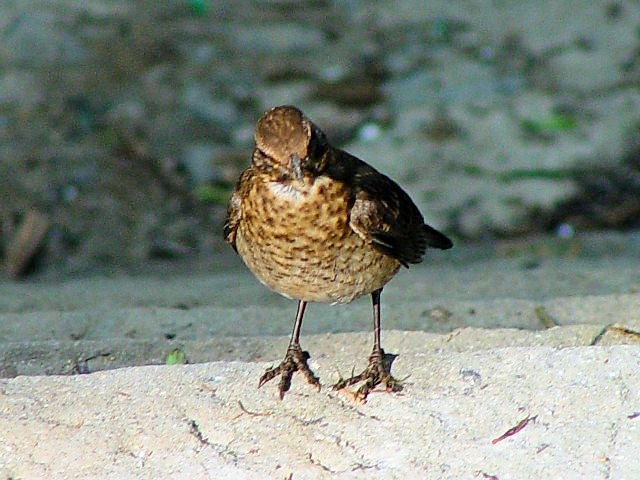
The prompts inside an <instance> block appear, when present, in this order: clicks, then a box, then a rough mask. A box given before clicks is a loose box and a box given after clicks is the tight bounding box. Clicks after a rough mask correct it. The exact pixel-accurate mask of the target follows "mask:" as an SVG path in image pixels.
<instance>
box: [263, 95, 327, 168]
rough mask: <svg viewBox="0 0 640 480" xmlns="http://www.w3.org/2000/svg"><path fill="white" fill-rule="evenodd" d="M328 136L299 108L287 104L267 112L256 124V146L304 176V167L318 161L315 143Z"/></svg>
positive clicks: (285, 166) (272, 159) (279, 164)
mask: <svg viewBox="0 0 640 480" xmlns="http://www.w3.org/2000/svg"><path fill="white" fill-rule="evenodd" d="M320 137H322V139H323V138H324V135H323V134H322V132H320V130H319V129H317V127H315V125H313V123H311V121H310V120H309V119H308V118H307V117H305V116H304V114H303V113H302V112H301V111H300V110H298V109H297V108H296V107H292V106H289V105H283V106H280V107H274V108H272V109H271V110H269V111H267V112H266V113H265V114H264V115H263V116H262V117H261V118H260V120H258V125H257V126H256V132H255V141H256V148H257V149H258V150H260V152H261V153H262V154H263V155H265V156H266V157H268V158H269V160H270V161H271V162H272V163H274V164H275V165H276V166H277V167H279V168H280V169H283V170H285V171H287V172H288V173H289V174H290V176H292V177H295V178H297V179H298V180H301V179H302V170H303V168H306V167H309V166H311V164H312V163H313V162H314V158H310V157H313V156H314V155H311V153H312V151H313V150H314V148H313V147H314V145H312V143H314V142H317V140H318V139H319V138H320Z"/></svg>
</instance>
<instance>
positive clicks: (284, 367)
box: [258, 345, 320, 400]
mask: <svg viewBox="0 0 640 480" xmlns="http://www.w3.org/2000/svg"><path fill="white" fill-rule="evenodd" d="M309 358H311V357H310V355H309V352H305V351H302V349H301V348H300V346H299V345H290V346H289V348H288V349H287V354H286V355H285V357H284V360H283V361H282V363H280V365H278V366H277V367H271V368H268V369H267V371H266V372H264V373H263V374H262V376H261V377H260V381H259V382H258V388H260V387H262V386H263V385H264V384H265V383H267V382H268V381H269V380H271V379H273V378H275V377H277V376H278V375H280V383H279V385H278V396H279V397H280V400H282V399H283V398H284V394H285V393H286V392H287V391H288V390H289V388H290V387H291V378H292V377H293V374H294V373H295V372H302V373H303V374H304V376H305V378H306V379H307V382H309V383H310V384H311V385H313V386H314V387H317V388H318V390H320V380H319V379H318V377H316V375H315V374H314V373H313V371H312V370H311V369H310V368H309V365H307V360H309Z"/></svg>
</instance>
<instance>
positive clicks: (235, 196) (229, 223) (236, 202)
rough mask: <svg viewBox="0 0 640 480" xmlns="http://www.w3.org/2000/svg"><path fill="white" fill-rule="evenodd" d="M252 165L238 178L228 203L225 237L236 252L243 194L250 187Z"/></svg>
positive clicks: (224, 228) (224, 229)
mask: <svg viewBox="0 0 640 480" xmlns="http://www.w3.org/2000/svg"><path fill="white" fill-rule="evenodd" d="M250 169H251V167H249V168H247V169H246V170H245V171H244V172H242V174H241V175H240V178H239V179H238V182H237V183H236V185H235V187H234V188H233V192H231V197H230V198H229V204H228V205H227V218H226V220H225V222H224V227H223V232H224V239H225V241H226V242H227V243H229V244H230V245H231V246H232V247H233V249H234V250H236V252H237V251H238V250H237V249H236V231H237V230H238V224H239V223H240V219H241V218H242V194H243V192H244V191H245V190H246V189H247V188H248V182H249V178H250V177H251V172H250Z"/></svg>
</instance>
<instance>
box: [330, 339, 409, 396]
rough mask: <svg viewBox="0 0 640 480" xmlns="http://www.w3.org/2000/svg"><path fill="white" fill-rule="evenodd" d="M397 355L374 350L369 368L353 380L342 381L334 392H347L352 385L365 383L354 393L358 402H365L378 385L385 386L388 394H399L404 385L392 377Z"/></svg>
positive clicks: (353, 377) (352, 378)
mask: <svg viewBox="0 0 640 480" xmlns="http://www.w3.org/2000/svg"><path fill="white" fill-rule="evenodd" d="M396 357H397V355H393V354H386V353H384V350H382V349H379V350H374V351H373V352H372V353H371V355H370V356H369V366H368V367H367V368H366V369H365V370H364V372H362V373H361V374H360V375H354V376H352V377H351V378H345V379H342V378H341V379H340V380H339V381H338V383H336V384H335V385H334V386H333V389H334V390H345V389H346V388H347V387H350V386H351V385H355V384H356V383H360V382H364V384H363V385H362V386H361V387H360V388H358V390H357V391H356V392H355V393H353V392H350V393H352V394H353V396H354V398H355V399H356V400H357V401H360V402H365V401H366V399H367V396H368V395H369V393H371V392H372V391H373V390H374V388H375V387H376V386H378V385H383V386H384V388H385V390H386V391H387V392H399V391H400V390H402V385H401V384H400V382H398V381H397V380H396V379H395V378H393V377H392V376H391V373H390V372H391V364H392V363H393V361H394V360H395V358H396Z"/></svg>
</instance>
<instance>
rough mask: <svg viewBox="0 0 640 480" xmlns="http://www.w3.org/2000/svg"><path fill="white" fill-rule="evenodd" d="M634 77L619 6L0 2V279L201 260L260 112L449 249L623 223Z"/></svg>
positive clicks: (225, 251) (215, 241) (577, 1)
mask: <svg viewBox="0 0 640 480" xmlns="http://www.w3.org/2000/svg"><path fill="white" fill-rule="evenodd" d="M639 84H640V1H638V0H628V1H612V0H609V1H595V0H548V1H546V2H544V4H543V3H541V2H537V1H534V0H531V1H524V0H523V1H515V0H514V1H497V0H494V1H489V0H474V1H458V2H451V1H449V0H430V1H428V2H427V1H364V0H362V1H358V0H352V1H344V2H332V1H328V0H306V1H295V0H290V1H286V0H283V1H247V0H239V1H238V0H217V1H213V0H175V1H166V2H157V1H145V0H140V1H124V0H86V1H84V2H76V1H72V0H44V1H43V0H3V1H2V2H0V256H1V257H2V258H3V263H4V266H5V268H4V271H5V274H6V275H8V276H10V277H13V278H25V277H27V278H33V275H35V276H49V277H53V278H56V277H58V276H60V277H64V276H68V275H74V274H81V273H85V272H95V271H101V272H114V271H116V272H118V271H126V272H130V271H131V272H135V271H141V270H143V271H146V270H147V269H149V268H168V267H167V265H169V266H170V268H176V269H180V268H188V269H190V270H191V269H201V270H215V269H216V268H219V267H220V265H222V264H224V261H222V260H221V259H222V258H224V256H225V255H229V254H230V253H231V250H230V248H228V247H227V246H225V245H224V244H223V241H222V234H221V227H222V222H223V220H224V215H225V210H226V202H227V199H228V196H229V194H230V191H231V189H232V187H233V185H234V183H235V180H236V179H237V177H238V175H239V173H240V172H241V170H242V169H243V168H245V167H246V166H247V165H248V163H249V159H250V154H251V150H252V143H253V128H254V126H255V122H256V120H257V119H258V118H259V116H260V115H261V114H262V113H263V112H264V111H265V110H267V109H268V108H270V107H272V106H275V105H280V104H294V105H296V106H298V107H300V108H301V109H302V110H303V111H304V112H305V113H306V114H307V116H308V117H310V118H311V119H312V120H313V121H314V122H315V123H316V124H317V125H318V126H319V127H320V128H322V129H324V130H325V131H326V133H327V134H328V136H329V139H330V140H331V141H332V142H333V143H334V144H336V145H338V146H340V147H342V148H344V149H346V150H348V151H349V152H351V153H353V154H355V155H357V156H359V157H360V158H362V159H364V160H365V161H367V162H369V163H370V164H372V165H373V166H375V167H376V168H378V169H380V170H381V171H383V172H384V173H386V174H387V175H389V176H391V177H392V178H394V179H395V180H396V181H398V182H399V183H400V184H401V185H403V186H405V187H406V189H407V190H408V191H409V192H410V193H411V195H412V197H413V198H414V200H415V201H416V203H417V204H418V205H419V207H420V208H421V210H422V212H423V213H424V215H425V218H426V220H427V221H428V222H429V223H430V224H432V225H433V226H435V227H437V228H439V229H441V230H443V231H445V232H447V233H448V234H450V235H452V236H453V237H454V238H456V239H457V240H458V242H461V241H462V242H464V241H473V242H475V241H478V242H483V241H496V240H498V241H504V239H513V238H527V237H528V236H530V235H532V234H538V233H546V234H549V235H551V236H555V237H561V238H573V237H575V236H576V235H580V234H581V233H582V232H586V231H594V230H595V231H602V230H628V229H637V228H639V227H640V129H639V127H640V91H639V90H638V86H639ZM30 276H31V277H30Z"/></svg>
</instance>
